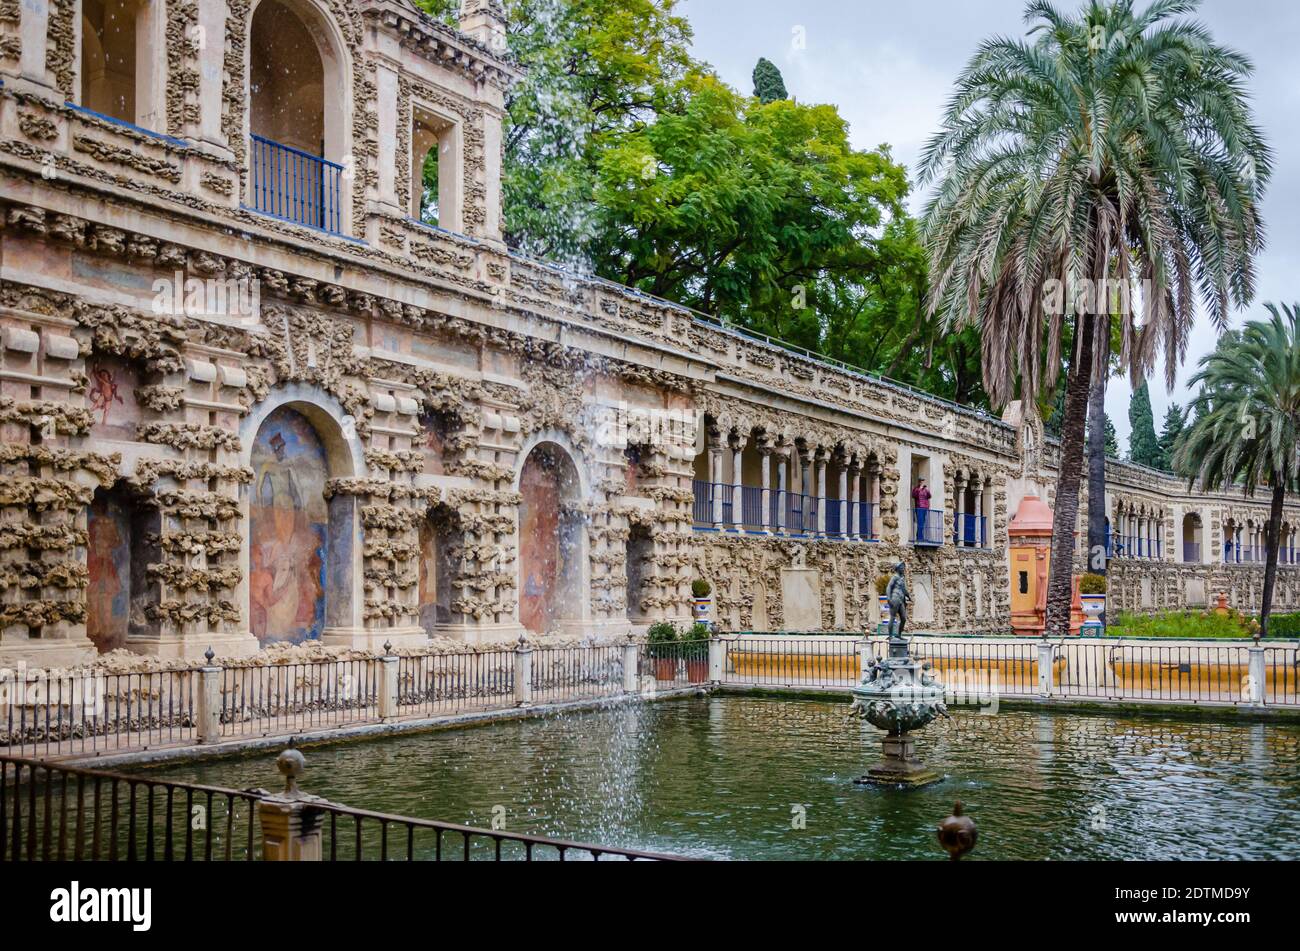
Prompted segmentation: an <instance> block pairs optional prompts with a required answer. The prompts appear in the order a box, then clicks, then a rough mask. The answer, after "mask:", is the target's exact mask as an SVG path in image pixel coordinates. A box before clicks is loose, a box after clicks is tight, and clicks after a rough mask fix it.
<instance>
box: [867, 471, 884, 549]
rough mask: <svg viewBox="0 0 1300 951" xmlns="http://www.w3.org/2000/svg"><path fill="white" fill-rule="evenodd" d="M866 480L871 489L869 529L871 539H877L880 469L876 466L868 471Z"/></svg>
mask: <svg viewBox="0 0 1300 951" xmlns="http://www.w3.org/2000/svg"><path fill="white" fill-rule="evenodd" d="M867 479H868V481H869V482H870V489H871V491H870V493H869V494H868V499H869V504H870V505H871V513H870V518H871V526H870V527H871V537H872V538H879V537H880V527H879V525H878V524H877V519H879V518H880V479H881V472H880V468H879V466H877V467H876V468H875V469H872V470H870V471H869V472H868V474H867Z"/></svg>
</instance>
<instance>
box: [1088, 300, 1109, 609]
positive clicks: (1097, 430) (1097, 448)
mask: <svg viewBox="0 0 1300 951" xmlns="http://www.w3.org/2000/svg"><path fill="white" fill-rule="evenodd" d="M1095 330H1096V333H1097V341H1096V345H1095V346H1096V348H1097V350H1098V351H1100V350H1101V348H1103V347H1104V348H1105V349H1106V350H1107V351H1109V350H1110V320H1109V318H1108V317H1104V316H1101V317H1098V318H1097V320H1096V327H1095ZM1107 355H1109V354H1107ZM1093 356H1094V357H1098V356H1100V353H1094V354H1093ZM1100 362H1101V374H1100V378H1099V379H1095V380H1093V381H1092V392H1091V393H1090V394H1089V396H1088V570H1089V571H1090V572H1092V573H1093V574H1098V575H1103V576H1104V575H1105V574H1106V563H1107V557H1106V365H1107V363H1108V362H1109V361H1108V360H1105V359H1103V360H1102V361H1100ZM1099 620H1100V621H1101V625H1102V627H1103V628H1105V626H1106V614H1105V612H1104V611H1103V612H1102V615H1101V617H1100V618H1099Z"/></svg>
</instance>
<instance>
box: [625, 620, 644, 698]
mask: <svg viewBox="0 0 1300 951" xmlns="http://www.w3.org/2000/svg"><path fill="white" fill-rule="evenodd" d="M638 653H639V652H638V650H637V644H636V641H635V640H633V639H632V635H631V634H629V635H628V636H627V643H626V644H624V645H623V692H624V693H636V692H637V690H638V689H639V687H640V684H638V682H637V656H638Z"/></svg>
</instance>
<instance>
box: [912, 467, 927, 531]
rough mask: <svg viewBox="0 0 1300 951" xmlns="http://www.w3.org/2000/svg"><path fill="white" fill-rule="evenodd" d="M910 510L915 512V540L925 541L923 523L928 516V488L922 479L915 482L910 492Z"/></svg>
mask: <svg viewBox="0 0 1300 951" xmlns="http://www.w3.org/2000/svg"><path fill="white" fill-rule="evenodd" d="M912 509H913V510H914V511H915V512H916V540H917V541H924V540H925V522H926V519H927V518H928V517H929V515H930V487H929V486H928V485H926V482H925V480H924V479H917V480H916V488H914V489H913V490H912Z"/></svg>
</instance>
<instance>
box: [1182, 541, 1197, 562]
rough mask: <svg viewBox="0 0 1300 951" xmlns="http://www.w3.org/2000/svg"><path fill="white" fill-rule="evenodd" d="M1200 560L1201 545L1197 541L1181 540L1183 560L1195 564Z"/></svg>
mask: <svg viewBox="0 0 1300 951" xmlns="http://www.w3.org/2000/svg"><path fill="white" fill-rule="evenodd" d="M1200 560H1201V546H1200V544H1199V543H1198V542H1183V561H1185V562H1188V563H1189V564H1196V563H1198V562H1199V561H1200Z"/></svg>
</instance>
